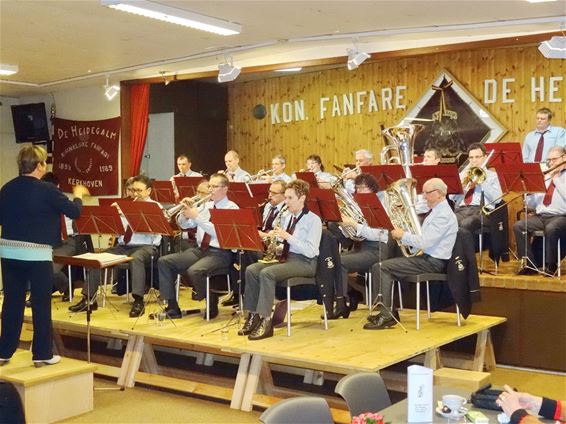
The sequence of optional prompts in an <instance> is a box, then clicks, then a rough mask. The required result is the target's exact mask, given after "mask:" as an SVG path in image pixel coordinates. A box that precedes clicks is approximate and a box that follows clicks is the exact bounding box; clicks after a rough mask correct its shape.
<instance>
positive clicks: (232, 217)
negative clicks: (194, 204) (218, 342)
mask: <svg viewBox="0 0 566 424" xmlns="http://www.w3.org/2000/svg"><path fill="white" fill-rule="evenodd" d="M210 222H211V223H212V224H213V225H214V229H215V231H216V238H217V239H218V244H219V246H220V248H221V249H236V250H237V251H238V261H239V262H240V267H239V273H240V275H239V280H238V284H241V283H242V267H241V263H242V254H243V251H244V250H255V251H260V252H261V251H263V242H262V241H261V239H260V238H259V233H258V230H257V227H258V222H257V221H256V218H255V216H254V213H253V211H252V210H250V209H211V210H210ZM239 292H240V293H242V291H241V288H240V291H239ZM239 300H240V308H239V310H240V313H241V312H242V311H243V305H242V298H241V296H240V299H239ZM209 306H210V305H209V296H208V295H207V296H206V308H207V309H206V310H207V311H209V310H210V309H209ZM238 319H239V316H238ZM231 321H232V319H230V321H229V322H228V324H226V325H225V326H223V327H222V328H226V327H228V326H229V325H230V322H231ZM215 331H217V330H215Z"/></svg>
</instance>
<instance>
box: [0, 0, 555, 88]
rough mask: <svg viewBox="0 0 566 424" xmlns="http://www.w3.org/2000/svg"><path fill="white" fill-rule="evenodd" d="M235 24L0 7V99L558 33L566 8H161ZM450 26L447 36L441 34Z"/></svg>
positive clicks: (56, 7) (468, 2) (39, 1)
mask: <svg viewBox="0 0 566 424" xmlns="http://www.w3.org/2000/svg"><path fill="white" fill-rule="evenodd" d="M160 2H161V3H167V4H168V5H170V6H174V7H178V8H181V9H187V10H191V11H194V12H198V13H202V14H205V15H209V16H214V17H217V18H221V19H224V20H229V21H233V22H237V23H239V24H241V25H242V27H243V31H242V33H241V34H239V35H235V36H228V37H224V36H219V35H214V34H210V33H206V32H202V31H197V30H192V29H187V28H184V27H180V26H177V25H171V24H166V23H162V22H159V21H154V20H151V19H147V18H143V17H140V16H135V15H130V14H127V13H124V12H119V11H116V10H112V9H109V8H106V7H103V6H101V5H100V2H99V1H98V0H69V1H61V0H0V61H1V63H8V64H17V65H19V68H20V71H19V73H18V74H16V75H13V76H10V77H2V78H3V80H2V81H1V82H0V95H2V96H12V97H20V96H25V95H34V94H40V93H47V92H52V91H58V90H62V89H67V88H74V87H79V86H88V85H95V84H101V85H102V84H104V76H105V74H110V79H111V82H115V81H119V80H128V79H136V78H145V77H151V76H157V75H159V72H160V71H165V72H166V74H167V75H172V74H174V73H193V72H202V71H211V70H214V69H216V68H217V65H218V63H220V62H221V61H223V59H224V54H225V53H226V52H228V53H230V54H231V55H232V56H233V59H234V63H235V64H237V65H238V66H243V67H249V66H257V65H266V64H276V63H287V62H293V61H304V60H310V59H320V58H328V57H339V56H344V55H345V54H346V48H347V47H352V39H353V36H355V35H356V34H358V35H359V47H360V49H362V50H365V51H367V52H370V53H373V52H379V51H390V50H398V49H404V48H413V47H422V46H430V45H439V44H448V43H458V42H467V41H474V40H482V39H491V38H500V37H509V36H515V35H526V34H534V33H541V32H551V31H557V30H560V29H561V25H562V29H564V28H565V25H566V1H564V0H558V1H553V2H547V3H533V4H532V3H528V2H526V1H525V0H507V1H501V0H491V1H481V0H475V1H474V0H453V1H426V0H421V1H418V0H414V1H404V0H396V1H386V0H381V1H283V0H280V1H279V0H271V1H266V0H264V1H239V0H224V1H189V0H186V1H167V0H160ZM448 26H453V27H448Z"/></svg>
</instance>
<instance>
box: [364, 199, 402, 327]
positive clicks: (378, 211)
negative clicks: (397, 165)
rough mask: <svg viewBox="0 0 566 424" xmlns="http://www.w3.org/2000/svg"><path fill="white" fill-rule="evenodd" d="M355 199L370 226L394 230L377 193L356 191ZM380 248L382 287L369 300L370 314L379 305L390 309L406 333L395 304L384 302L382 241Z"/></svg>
mask: <svg viewBox="0 0 566 424" xmlns="http://www.w3.org/2000/svg"><path fill="white" fill-rule="evenodd" d="M354 200H355V201H356V203H357V204H358V206H359V208H360V210H361V211H362V214H363V215H364V218H365V219H366V221H367V225H368V226H369V227H371V228H383V229H385V230H392V229H393V228H394V226H393V224H392V223H391V219H390V218H389V216H388V215H387V213H386V212H385V209H384V208H383V205H382V204H381V202H380V201H379V199H378V198H377V195H376V194H375V193H355V194H354ZM378 248H379V258H380V267H379V272H380V278H379V285H380V287H379V291H378V293H377V297H376V299H375V302H374V301H373V299H370V300H369V302H371V303H368V304H371V307H370V310H369V313H368V315H369V314H371V313H372V312H373V311H374V310H375V309H376V308H378V307H382V308H385V309H387V310H388V311H389V314H390V315H391V316H392V317H393V319H394V320H395V321H396V322H397V323H398V324H399V325H400V326H401V328H402V329H403V330H404V331H405V333H406V332H407V329H406V328H405V326H404V325H403V324H401V322H400V321H399V320H398V319H397V318H396V317H395V315H394V314H393V312H392V310H391V308H393V305H391V308H388V307H387V306H385V305H384V304H383V294H382V290H381V257H382V256H381V243H379V245H378ZM368 284H370V285H373V281H369V282H368ZM370 287H371V286H370Z"/></svg>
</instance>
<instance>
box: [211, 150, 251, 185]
mask: <svg viewBox="0 0 566 424" xmlns="http://www.w3.org/2000/svg"><path fill="white" fill-rule="evenodd" d="M224 163H225V164H226V171H218V172H219V173H223V174H225V175H226V177H227V178H228V181H229V182H230V181H232V182H236V183H247V182H248V181H250V179H251V175H250V173H249V172H247V171H244V170H243V169H242V168H240V155H239V154H238V152H236V151H235V150H229V151H228V152H227V153H226V155H224Z"/></svg>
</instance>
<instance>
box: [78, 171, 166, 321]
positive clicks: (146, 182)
mask: <svg viewBox="0 0 566 424" xmlns="http://www.w3.org/2000/svg"><path fill="white" fill-rule="evenodd" d="M132 189H133V191H134V193H135V196H136V197H135V199H134V201H135V202H155V201H154V200H153V199H151V198H150V193H151V180H150V179H149V178H148V177H147V176H145V175H138V176H136V177H135V178H134V183H133V185H132ZM155 203H157V202H155ZM157 204H158V205H159V203H157ZM159 206H160V207H161V205H159ZM122 223H123V224H124V227H125V228H126V227H127V228H126V233H125V234H124V235H123V236H120V238H119V239H118V244H117V245H116V246H114V247H111V248H109V249H107V250H106V252H108V253H114V254H117V255H127V256H130V257H132V258H133V261H131V262H130V263H129V268H130V276H131V281H132V295H133V297H134V304H133V305H132V308H131V310H130V317H131V318H136V317H139V316H141V315H143V314H144V311H145V306H144V301H143V296H144V292H145V283H146V273H145V268H146V266H147V265H149V264H150V263H151V260H152V258H153V257H155V256H156V255H157V253H158V247H159V245H160V244H161V235H160V234H150V233H134V232H132V229H131V227H130V226H129V225H128V223H127V221H126V218H125V217H123V216H122ZM99 285H100V270H99V269H92V270H91V271H90V272H89V283H88V284H87V285H85V287H84V288H83V298H82V300H81V301H80V302H79V303H77V304H75V305H72V306H70V307H69V310H70V311H72V312H84V311H86V310H87V304H88V302H89V300H90V302H91V307H90V309H91V310H96V309H97V308H98V305H97V303H96V293H97V291H98V286H99Z"/></svg>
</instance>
